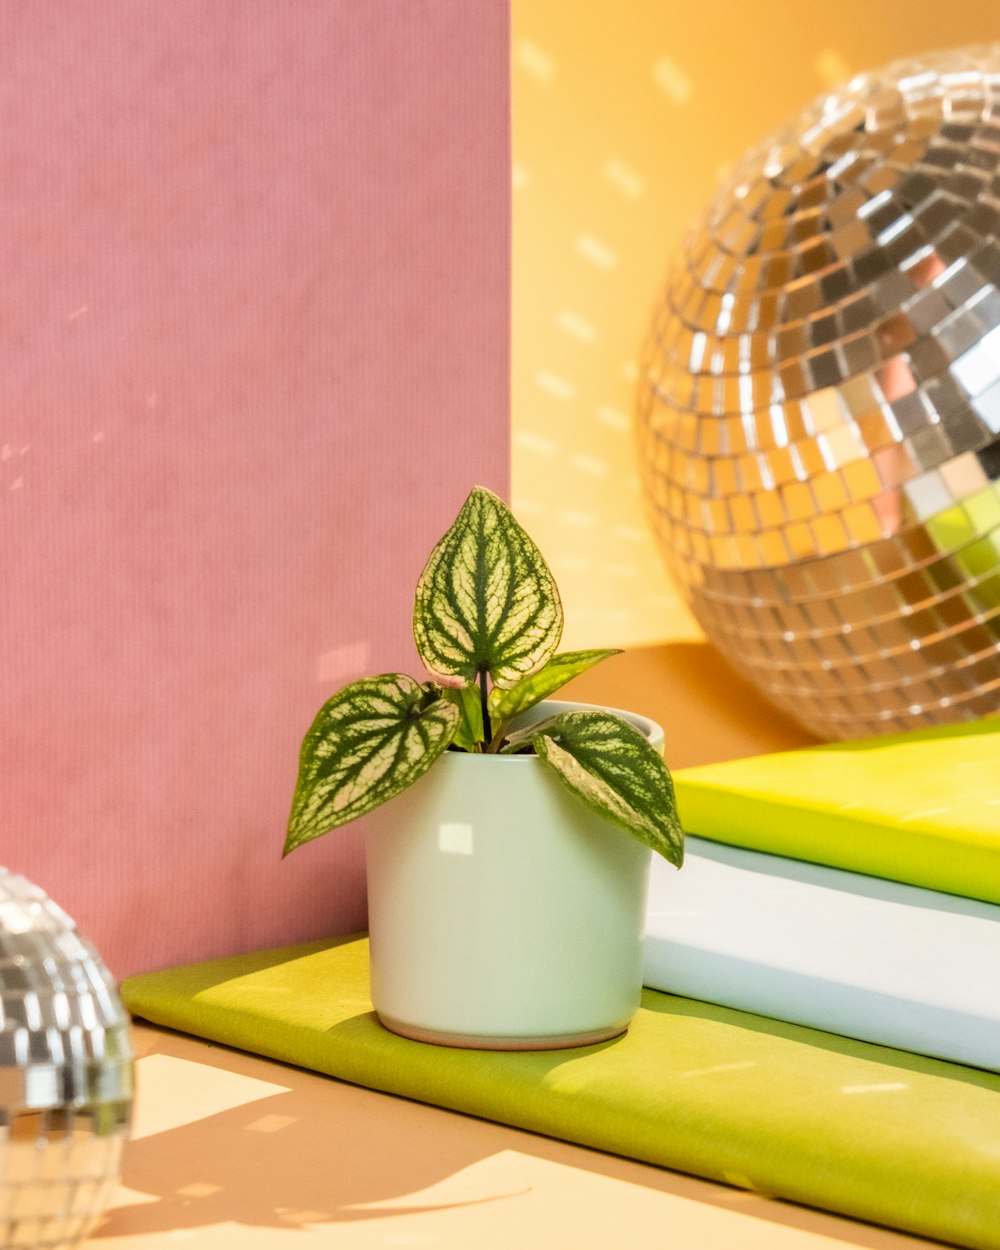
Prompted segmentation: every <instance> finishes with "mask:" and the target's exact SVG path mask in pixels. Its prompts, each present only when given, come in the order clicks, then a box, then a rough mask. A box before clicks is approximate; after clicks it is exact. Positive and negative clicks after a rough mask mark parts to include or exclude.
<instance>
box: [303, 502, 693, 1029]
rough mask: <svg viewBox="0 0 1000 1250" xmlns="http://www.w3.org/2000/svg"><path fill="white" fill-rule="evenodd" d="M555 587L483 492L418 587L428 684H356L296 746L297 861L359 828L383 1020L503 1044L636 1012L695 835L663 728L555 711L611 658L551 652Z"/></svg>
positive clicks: (558, 616) (616, 1025) (499, 505)
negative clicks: (649, 905) (320, 841)
mask: <svg viewBox="0 0 1000 1250" xmlns="http://www.w3.org/2000/svg"><path fill="white" fill-rule="evenodd" d="M562 625H563V612H562V605H561V602H560V599H559V592H558V590H557V588H556V584H555V581H554V579H553V577H552V574H551V572H550V571H549V568H548V566H547V565H546V563H545V561H544V559H543V558H542V555H541V553H540V552H539V550H538V548H537V547H536V546H535V544H534V542H532V540H531V539H530V538H529V536H528V535H527V534H526V533H525V532H524V530H523V529H522V528H521V526H520V525H519V524H518V523H517V521H516V520H515V519H514V517H513V515H512V514H511V513H510V511H509V510H508V509H507V507H506V506H505V505H504V503H503V502H502V501H501V500H500V499H499V498H498V497H497V496H496V495H494V494H493V493H492V492H490V491H488V490H486V489H484V488H483V487H475V488H474V489H473V490H472V492H471V493H470V495H469V497H468V498H467V499H466V501H465V503H464V505H463V507H462V509H461V511H460V512H459V514H458V517H457V519H456V520H455V522H454V524H453V525H452V526H451V528H450V529H449V530H448V532H447V533H446V534H445V535H444V537H443V538H442V539H441V540H440V542H439V543H438V544H437V546H436V547H435V548H434V550H433V551H432V552H431V555H430V558H429V559H428V561H427V564H426V566H425V568H424V570H423V573H422V574H421V576H420V579H419V581H418V583H417V589H416V601H415V606H414V614H413V634H414V639H415V641H416V645H417V651H418V652H419V654H420V658H421V659H422V661H423V663H424V664H425V665H426V668H427V671H428V674H429V680H426V681H423V682H418V681H416V680H415V679H414V678H412V677H408V676H406V675H405V674H402V673H388V674H383V675H382V676H378V677H369V678H364V679H362V680H360V681H356V682H353V683H351V684H350V685H348V686H346V687H345V688H344V689H343V690H341V691H339V693H337V694H335V695H334V696H333V697H332V698H331V699H330V700H329V701H328V702H327V703H326V704H325V705H324V706H323V708H322V709H321V710H320V712H319V714H318V715H317V717H316V719H315V721H314V722H313V725H312V727H311V728H310V730H309V732H308V733H307V735H306V737H305V740H304V742H303V744H302V751H301V756H300V761H299V776H298V782H297V785H296V790H295V796H294V800H293V803H292V811H291V816H290V819H289V826H288V832H287V836H286V840H285V848H284V853H285V854H288V853H289V852H290V851H292V850H295V849H296V848H297V847H300V846H302V845H303V844H304V843H306V842H309V841H312V840H313V839H314V838H318V837H320V836H321V835H323V834H325V833H327V832H329V831H330V830H332V829H335V828H339V827H341V826H343V825H346V824H347V823H349V822H350V821H353V820H355V819H356V818H357V817H359V816H362V815H365V814H366V813H368V812H371V811H372V810H373V809H374V808H376V807H379V806H381V805H382V804H384V803H386V802H388V801H389V800H392V804H391V807H389V808H387V809H386V811H385V812H384V813H380V815H379V817H378V818H376V819H374V820H373V821H372V822H370V824H369V828H368V829H367V831H366V853H367V873H368V904H369V930H370V939H371V968H372V970H371V988H372V1001H373V1005H374V1007H375V1010H376V1012H377V1014H378V1016H379V1018H380V1019H381V1021H382V1022H383V1024H385V1025H386V1026H387V1027H388V1028H390V1029H392V1030H393V1031H395V1032H397V1033H401V1034H403V1035H404V1036H408V1037H412V1038H416V1039H418V1040H421V1041H432V1042H438V1043H443V1044H446V1045H458V1046H471V1047H479V1048H492V1049H548V1048H553V1047H561V1046H573V1045H586V1044H590V1043H593V1042H596V1041H601V1040H605V1039H606V1038H609V1037H613V1036H616V1035H617V1034H620V1033H622V1032H624V1030H625V1029H626V1028H627V1027H628V1023H629V1021H630V1019H631V1017H632V1015H633V1014H634V1012H635V1010H636V1008H637V1007H638V1004H639V996H640V992H641V956H642V949H641V947H642V931H643V916H644V908H645V894H646V883H647V877H648V871H649V863H650V856H651V853H652V852H653V851H656V852H658V853H659V854H661V855H663V856H664V857H665V858H666V859H668V860H669V861H670V862H671V863H673V864H675V865H676V866H678V867H680V865H681V862H682V858H683V842H684V834H683V830H682V828H681V825H680V822H679V820H678V817H677V810H676V804H675V800H674V790H673V783H672V781H671V778H670V773H669V771H668V769H667V768H666V766H665V764H664V763H663V759H662V757H661V752H662V741H663V735H662V731H661V730H660V728H659V726H657V725H655V724H653V722H651V721H649V720H647V719H645V718H643V717H641V716H636V715H633V714H629V713H621V712H617V711H614V710H612V709H604V708H596V707H586V706H583V705H579V704H565V703H558V702H553V701H551V700H550V699H549V696H550V695H552V694H553V693H555V691H557V690H558V689H559V688H560V687H561V686H562V685H563V684H564V683H565V682H567V681H569V680H570V679H571V678H572V677H575V676H576V675H577V674H579V673H581V672H583V671H584V670H585V669H587V668H589V667H591V666H592V665H594V664H597V663H599V662H600V661H601V660H604V659H606V658H607V657H608V656H611V655H615V654H617V652H616V651H614V650H594V651H574V652H565V653H562V654H557V652H556V648H557V646H558V644H559V639H560V636H561V633H562Z"/></svg>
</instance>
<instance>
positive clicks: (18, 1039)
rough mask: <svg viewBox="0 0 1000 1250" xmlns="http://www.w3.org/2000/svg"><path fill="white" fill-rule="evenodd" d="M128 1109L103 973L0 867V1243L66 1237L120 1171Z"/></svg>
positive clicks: (116, 1017)
mask: <svg viewBox="0 0 1000 1250" xmlns="http://www.w3.org/2000/svg"><path fill="white" fill-rule="evenodd" d="M131 1108H132V1048H131V1042H130V1040H129V1029H128V1019H127V1017H126V1015H125V1011H124V1009H123V1007H122V1005H121V1001H120V999H119V998H118V995H117V993H116V991H115V987H114V984H113V982H112V980H111V977H110V974H109V973H108V971H107V969H106V968H105V966H104V964H103V963H102V962H101V960H100V958H99V957H98V955H97V953H96V951H95V950H94V949H93V947H92V946H91V945H90V944H89V943H88V942H86V941H84V939H83V938H81V937H80V935H79V934H78V933H77V932H76V929H75V928H74V925H73V922H72V921H71V920H70V919H69V917H68V916H66V915H65V914H64V913H63V912H62V911H60V909H59V908H58V907H57V906H56V905H55V904H54V903H53V902H52V901H51V899H49V898H48V897H47V896H46V895H45V894H43V892H42V891H41V890H39V889H38V888H37V887H36V886H34V885H32V884H31V883H30V882H28V881H26V880H25V879H24V878H23V877H19V876H16V875H14V874H13V873H11V872H8V871H7V869H6V868H0V1245H2V1246H3V1247H4V1248H5V1250H7V1248H13V1247H18V1248H19V1250H20V1248H22V1247H23V1248H24V1250H40V1248H41V1247H45V1248H46V1250H55V1248H56V1247H68V1246H75V1245H77V1243H78V1242H79V1241H80V1240H82V1238H84V1237H85V1236H86V1235H87V1234H88V1233H89V1232H90V1230H91V1229H92V1228H93V1226H94V1224H95V1223H96V1222H97V1220H98V1218H99V1217H100V1215H101V1213H102V1212H103V1211H104V1209H105V1207H106V1206H107V1203H108V1201H109V1200H110V1197H111V1193H112V1191H113V1189H114V1186H115V1183H116V1181H117V1180H118V1175H119V1163H120V1157H121V1151H122V1146H123V1144H124V1141H125V1139H126V1137H127V1135H128V1130H129V1123H130V1116H131Z"/></svg>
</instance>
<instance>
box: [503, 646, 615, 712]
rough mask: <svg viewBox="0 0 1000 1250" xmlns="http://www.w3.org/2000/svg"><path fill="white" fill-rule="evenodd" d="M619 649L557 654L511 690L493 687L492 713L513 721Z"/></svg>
mask: <svg viewBox="0 0 1000 1250" xmlns="http://www.w3.org/2000/svg"><path fill="white" fill-rule="evenodd" d="M620 654H621V652H620V651H619V650H617V649H611V650H603V651H564V652H563V653H562V655H554V656H553V657H552V659H551V660H549V662H548V664H546V665H545V666H544V667H543V668H540V669H539V670H538V672H537V673H532V674H531V675H530V676H528V677H522V678H521V680H520V681H519V682H518V683H517V684H516V685H514V686H511V687H510V689H509V690H502V689H500V687H499V686H494V687H493V689H492V690H491V691H490V696H489V699H488V701H487V702H488V706H489V712H490V715H491V716H492V717H493V718H494V719H495V720H497V721H505V720H510V718H511V717H512V716H517V715H518V714H519V713H521V712H526V711H527V710H528V708H529V707H534V706H535V704H536V703H541V701H542V699H547V698H548V697H549V695H550V694H553V693H555V691H556V690H558V689H559V688H560V686H564V685H565V684H566V682H568V681H570V680H572V678H574V677H577V676H578V675H579V674H580V673H583V672H586V670H587V669H588V668H593V667H594V665H595V664H600V662H601V661H602V660H606V659H608V657H609V656H612V655H620Z"/></svg>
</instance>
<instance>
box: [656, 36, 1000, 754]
mask: <svg viewBox="0 0 1000 1250" xmlns="http://www.w3.org/2000/svg"><path fill="white" fill-rule="evenodd" d="M637 430H638V436H639V443H640V462H641V465H642V475H643V484H644V489H645V493H646V497H647V501H648V504H649V506H650V513H651V516H652V520H653V524H654V526H655V528H656V530H657V533H658V537H659V540H660V543H661V546H662V548H663V551H664V554H665V556H666V559H667V563H668V565H669V566H670V568H671V571H672V572H673V574H674V576H675V578H676V580H677V581H678V582H679V584H680V586H681V587H682V588H683V590H684V592H685V594H686V596H687V598H688V601H689V603H690V606H691V608H692V611H693V612H694V614H695V616H696V617H697V619H698V621H699V622H700V624H701V625H702V627H703V629H704V630H705V633H706V634H707V636H708V637H709V639H710V640H711V641H713V642H714V643H715V644H716V645H717V646H718V647H719V649H720V650H721V651H722V652H723V654H724V655H725V656H726V657H727V658H728V659H729V661H730V662H731V663H732V664H733V665H734V666H735V668H736V669H737V670H738V671H740V672H741V673H742V674H743V675H744V676H746V677H747V678H749V679H750V681H751V682H753V683H754V685H756V686H757V687H758V689H759V690H761V691H762V692H763V693H764V694H765V695H767V696H768V697H769V698H770V699H771V700H772V701H773V702H774V703H775V704H777V705H778V706H779V707H781V708H783V709H784V710H785V711H787V712H788V713H790V714H791V715H792V716H793V717H794V718H795V719H796V720H798V721H799V722H800V723H801V724H803V725H805V726H806V727H807V728H809V729H811V730H813V731H814V732H816V733H818V734H819V735H820V736H822V737H827V738H847V737H858V736H865V735H871V734H878V733H885V732H890V731H893V732H895V731H899V730H904V729H910V728H913V727H915V726H918V725H926V724H932V723H936V722H944V721H955V720H961V719H971V718H974V717H978V716H981V715H985V714H988V713H992V712H996V711H998V710H1000V437H998V436H1000V45H994V46H991V47H988V48H974V49H967V50H964V51H961V52H953V53H941V54H936V55H932V56H928V57H925V58H923V59H921V60H919V61H907V62H898V63H895V64H893V65H891V66H889V67H888V68H887V69H885V70H882V71H879V72H875V73H869V74H864V75H861V76H859V77H857V78H855V79H854V80H852V81H851V82H850V83H848V84H847V85H846V86H844V87H842V88H841V89H838V90H836V91H833V92H831V93H829V94H827V95H825V96H823V97H821V98H820V99H818V100H817V101H816V102H814V103H813V104H812V105H811V106H810V107H809V108H807V109H806V110H805V112H803V113H802V114H801V116H799V117H798V118H796V119H795V120H794V121H793V122H791V123H790V124H788V125H786V126H785V127H784V128H783V129H781V130H779V131H778V132H777V133H776V134H775V135H773V136H771V137H770V138H769V139H768V140H767V141H766V142H764V143H763V144H762V145H760V146H759V147H757V148H755V149H753V150H752V151H751V152H750V153H748V154H747V155H746V156H745V158H744V159H743V160H742V161H741V163H740V164H739V166H738V167H737V168H736V170H735V172H734V173H733V174H732V175H731V176H730V177H729V179H727V182H726V184H725V185H724V186H723V187H722V188H721V190H720V191H719V193H718V194H717V196H716V197H715V199H714V201H713V203H712V204H711V206H710V207H709V209H708V211H707V213H706V215H705V216H704V218H703V220H702V221H701V222H700V223H699V225H698V226H697V227H696V228H695V229H694V230H693V231H692V232H691V233H690V234H689V236H688V238H687V239H686V241H685V243H684V245H683V247H682V249H681V253H680V256H679V258H678V260H677V262H676V263H675V265H674V267H673V269H672V272H671V273H670V275H669V277H668V280H667V284H666V288H665V290H664V292H663V295H662V299H661V301H660V305H659V308H658V311H657V314H656V316H655V318H654V321H653V325H652V328H651V332H650V334H649V337H648V340H647V343H646V347H645V351H644V359H643V367H642V372H641V381H640V387H639V406H638V420H637Z"/></svg>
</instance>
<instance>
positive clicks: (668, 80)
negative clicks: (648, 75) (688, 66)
mask: <svg viewBox="0 0 1000 1250" xmlns="http://www.w3.org/2000/svg"><path fill="white" fill-rule="evenodd" d="M653 81H654V82H655V83H656V85H657V86H658V87H659V88H660V90H661V91H662V92H664V93H665V94H666V95H667V96H668V97H669V98H670V99H671V100H672V101H673V102H674V104H687V102H688V101H689V100H690V99H691V93H692V92H693V91H694V83H693V82H692V81H691V78H690V77H689V75H688V74H687V73H686V72H685V71H684V70H683V69H682V68H681V67H680V65H678V64H677V62H676V61H675V60H674V59H673V57H670V56H661V57H660V58H659V60H658V61H657V62H656V64H655V65H654V66H653Z"/></svg>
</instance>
